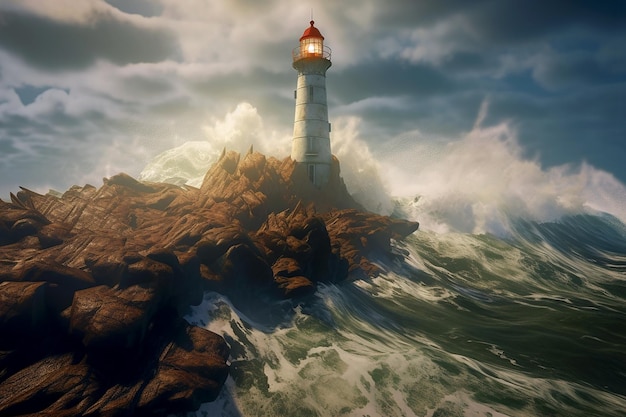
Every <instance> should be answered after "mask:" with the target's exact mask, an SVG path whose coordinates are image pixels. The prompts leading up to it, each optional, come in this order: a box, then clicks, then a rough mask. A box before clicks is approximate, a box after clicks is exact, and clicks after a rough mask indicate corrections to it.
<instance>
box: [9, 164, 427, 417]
mask: <svg viewBox="0 0 626 417" xmlns="http://www.w3.org/2000/svg"><path fill="white" fill-rule="evenodd" d="M417 227H418V224H417V223H414V222H408V221H404V220H399V219H392V218H389V217H385V216H380V215H376V214H373V213H367V212H365V211H364V210H362V209H361V208H360V207H359V205H358V204H357V203H356V202H355V201H354V200H353V199H352V198H351V197H350V195H349V194H348V192H347V190H346V188H345V185H344V184H343V181H342V180H341V177H340V175H339V163H338V161H337V160H334V161H333V166H332V174H331V181H330V183H329V184H328V185H327V186H326V187H324V188H323V189H317V188H316V187H315V186H313V185H312V184H311V183H310V182H309V181H308V179H307V174H306V170H305V167H302V166H300V165H297V164H295V163H294V162H293V161H291V159H289V158H286V159H284V160H278V159H275V158H266V157H265V156H264V155H261V154H259V153H254V152H249V153H248V154H247V155H245V156H242V155H240V154H238V153H235V152H225V153H224V154H223V155H222V157H221V158H220V160H219V161H218V162H217V163H215V164H214V165H213V167H212V168H211V169H210V170H209V171H208V172H207V174H206V177H205V179H204V182H203V184H202V186H201V188H200V189H196V188H193V187H178V186H174V185H168V184H161V183H158V184H157V183H143V182H139V181H137V180H135V179H133V178H131V177H130V176H128V175H126V174H118V175H116V176H114V177H111V178H108V179H106V178H105V179H104V184H103V185H102V187H100V188H95V187H93V186H91V185H85V186H83V187H79V186H74V187H72V188H70V189H69V190H68V191H66V192H65V193H64V194H63V195H62V196H61V197H55V196H53V195H40V194H37V193H34V192H32V191H29V190H27V189H22V190H21V191H20V192H18V193H17V195H13V194H12V195H11V201H10V202H5V201H2V200H0V415H7V416H9V415H11V416H13V415H15V416H17V415H35V414H38V415H39V414H41V413H47V414H49V415H61V416H62V415H68V416H69V415H72V416H74V415H102V416H126V415H167V414H171V413H180V412H185V411H189V410H194V409H197V407H199V405H200V404H201V403H203V402H207V401H211V400H213V399H214V398H215V397H216V396H217V395H218V393H219V390H220V388H221V387H222V385H223V383H224V381H225V379H226V377H227V375H228V372H229V366H228V363H227V360H228V356H229V347H228V345H227V344H226V343H225V341H224V340H223V339H222V337H220V336H218V335H216V334H214V333H211V332H209V331H208V330H205V329H202V328H198V327H195V326H191V325H189V324H188V323H187V322H186V321H185V320H183V319H182V316H183V315H184V313H185V311H186V309H187V308H188V307H189V306H190V305H196V304H198V303H200V301H201V300H202V294H203V292H204V291H206V290H213V291H219V292H222V293H224V294H226V295H228V296H229V297H232V298H233V300H237V302H240V303H245V302H246V300H249V299H250V298H251V297H256V296H257V295H258V294H265V295H266V296H267V297H278V298H293V297H305V296H307V295H310V294H312V293H314V292H315V290H316V286H317V284H318V283H319V282H338V281H341V280H344V279H346V278H347V277H349V276H354V277H361V276H374V275H376V274H377V273H378V272H379V270H378V267H377V266H376V265H375V264H374V263H373V262H372V260H373V259H379V258H381V257H383V258H384V257H387V256H394V255H392V252H391V246H390V240H391V239H401V238H403V237H406V236H407V235H409V234H411V233H413V232H414V231H415V230H417Z"/></svg>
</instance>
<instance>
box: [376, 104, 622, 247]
mask: <svg viewBox="0 0 626 417" xmlns="http://www.w3.org/2000/svg"><path fill="white" fill-rule="evenodd" d="M484 112H486V106H483V108H481V114H480V115H479V117H478V120H477V123H476V125H475V126H474V128H473V129H472V130H471V131H470V132H469V133H467V134H465V135H463V136H462V137H460V138H458V139H456V140H446V141H444V140H433V141H430V140H428V139H427V138H423V137H421V136H420V135H419V132H414V133H413V134H412V135H411V136H412V137H413V139H414V140H410V139H406V138H405V140H404V146H403V149H402V152H396V153H393V154H392V156H391V157H388V158H387V160H385V161H382V162H381V164H382V165H383V166H384V168H385V173H386V174H387V175H388V177H389V178H392V179H393V181H389V183H390V184H391V191H392V193H393V194H394V195H397V196H402V197H404V199H403V208H404V210H405V212H408V213H409V214H410V215H411V216H412V217H415V218H416V219H419V220H420V222H421V227H422V228H426V229H431V230H435V231H439V232H447V231H460V232H470V233H486V232H489V233H494V234H497V235H504V234H506V233H507V232H508V231H509V230H510V224H509V221H510V219H515V218H525V219H529V220H534V221H539V222H546V221H554V220H557V219H559V218H561V217H562V216H564V215H567V214H576V213H589V212H593V211H602V212H607V213H611V214H613V215H614V216H616V217H618V218H620V219H621V220H622V221H626V187H625V186H624V184H622V183H620V182H619V181H618V180H617V179H616V178H615V177H614V176H613V175H611V174H610V173H608V172H605V171H602V170H599V169H597V168H594V167H593V166H591V165H589V164H587V163H582V164H580V165H562V166H557V167H552V168H548V169H545V168H543V167H542V166H541V164H540V163H539V161H538V160H534V159H528V158H526V157H525V156H524V155H523V149H522V147H521V146H520V144H519V142H518V139H517V133H516V131H515V129H514V128H512V127H511V124H510V123H508V122H503V123H500V124H498V125H495V126H488V127H483V126H482V125H481V122H482V119H483V118H484ZM407 167H408V168H407Z"/></svg>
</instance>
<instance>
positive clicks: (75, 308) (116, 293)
mask: <svg viewBox="0 0 626 417" xmlns="http://www.w3.org/2000/svg"><path fill="white" fill-rule="evenodd" d="M160 298H161V295H159V294H158V293H157V292H156V290H155V289H154V288H149V287H143V286H139V285H134V286H132V287H129V288H126V289H124V290H114V289H111V288H108V287H106V286H99V287H93V288H89V289H86V290H82V291H77V292H76V294H75V295H74V302H73V303H72V309H71V312H70V332H71V333H72V334H74V335H76V336H77V337H79V338H80V339H81V341H82V344H83V345H84V346H85V347H86V348H87V349H98V350H105V349H106V350H112V351H113V352H110V353H111V354H120V352H121V351H127V350H128V351H130V350H138V348H141V343H142V342H143V340H144V337H145V335H146V332H147V330H148V326H149V325H150V323H151V320H152V318H153V316H154V315H155V314H156V312H157V310H158V307H159V302H160Z"/></svg>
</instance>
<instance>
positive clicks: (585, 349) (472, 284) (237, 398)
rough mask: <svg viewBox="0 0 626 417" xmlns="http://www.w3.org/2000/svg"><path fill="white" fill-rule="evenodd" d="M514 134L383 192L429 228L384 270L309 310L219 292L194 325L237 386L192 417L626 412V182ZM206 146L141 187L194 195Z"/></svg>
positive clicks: (314, 300)
mask: <svg viewBox="0 0 626 417" xmlns="http://www.w3.org/2000/svg"><path fill="white" fill-rule="evenodd" d="M483 133H484V132H483ZM501 133H502V132H498V131H495V132H491V133H489V132H487V133H486V134H481V135H478V136H477V135H473V134H470V135H468V137H466V138H464V139H462V140H461V141H459V142H456V143H453V144H452V145H451V146H447V147H446V148H445V151H444V152H440V153H438V154H435V155H434V157H433V158H432V159H433V162H432V163H430V164H427V163H420V164H416V163H414V164H413V165H412V166H411V167H410V171H411V172H409V174H407V175H408V176H405V177H404V178H403V179H402V181H403V184H414V186H412V188H411V187H409V188H410V190H408V191H406V189H405V191H406V192H405V194H404V196H403V197H399V198H395V199H389V200H388V201H382V202H381V201H378V202H377V200H380V196H381V195H383V194H385V193H384V192H383V193H381V192H379V191H380V190H378V191H377V190H371V194H369V197H372V196H373V197H374V198H373V205H374V206H377V207H387V208H389V207H391V210H390V211H393V215H396V216H399V217H404V218H409V219H413V220H418V221H420V222H421V226H420V230H418V231H417V232H416V233H414V234H413V235H411V236H409V237H408V239H406V240H405V241H401V242H394V245H395V251H396V252H397V253H398V255H399V256H398V259H396V260H394V261H391V262H387V263H381V264H380V266H381V268H382V269H383V271H384V272H383V273H382V274H381V275H380V276H378V277H376V278H371V279H363V280H354V281H346V282H343V283H340V284H336V285H320V287H319V289H318V291H317V293H316V294H315V295H314V296H312V297H311V298H309V299H306V300H300V301H275V300H274V301H270V300H258V301H259V302H258V304H257V305H236V304H233V302H232V301H231V300H229V299H228V298H227V297H225V296H223V295H220V294H217V293H206V294H205V295H204V301H203V302H202V303H201V304H200V305H199V306H196V307H193V309H192V311H191V313H190V314H189V315H188V316H187V317H186V319H187V320H188V321H189V322H191V323H193V324H196V325H199V326H202V327H205V328H207V329H209V330H212V331H214V332H216V333H218V334H220V335H222V336H223V337H224V338H225V339H226V340H227V342H228V343H229V345H230V346H231V349H232V351H231V358H230V362H231V375H230V376H229V378H228V380H227V382H226V385H225V386H224V388H223V390H222V392H221V394H220V396H219V397H218V398H217V400H216V401H214V402H212V403H207V404H203V405H202V406H201V408H200V409H199V410H198V411H197V412H196V413H192V414H189V415H188V416H189V417H192V416H228V417H237V416H264V417H267V416H356V417H374V416H428V417H457V416H459V417H460V416H466V417H478V416H484V417H502V416H515V417H521V416H563V417H572V416H581V417H582V416H585V417H589V416H598V417H600V416H602V417H604V416H606V417H611V416H616V417H617V416H625V415H626V225H625V222H626V187H625V186H624V185H623V184H621V183H619V182H618V181H617V180H615V178H614V177H612V176H611V175H610V174H609V173H606V172H602V171H599V170H596V169H594V168H593V167H591V166H588V165H584V164H583V165H581V166H579V167H577V168H576V167H571V166H570V167H568V166H565V167H556V168H553V169H544V168H542V167H541V166H539V165H538V164H537V163H536V162H534V161H529V160H526V159H524V158H523V157H521V156H520V153H519V151H518V150H517V147H516V146H517V145H516V144H515V141H514V140H509V139H506V138H505V139H506V140H501V139H499V136H501ZM194 146H195V145H187V146H185V147H181V148H180V149H178V150H176V149H175V150H172V151H169V152H170V154H168V155H162V158H161V159H159V158H157V159H155V161H154V163H152V165H150V166H148V167H147V168H146V170H145V171H144V174H145V173H147V174H146V175H144V176H143V179H148V180H150V179H154V180H165V179H164V178H165V177H168V178H174V179H175V181H174V180H171V181H173V182H176V183H179V182H181V181H182V182H184V181H185V180H186V179H188V180H189V183H192V184H193V183H194V182H196V183H197V182H198V181H200V180H201V178H202V175H203V172H204V170H206V165H207V164H208V160H209V159H211V158H212V157H213V156H211V155H212V154H213V153H216V151H215V150H211V149H209V151H210V152H208V151H207V149H205V148H206V145H201V146H200V145H198V146H200V147H199V148H198V150H197V151H193V149H192V150H191V151H190V147H191V148H193V147H194ZM485 149H489V150H490V152H488V155H487V153H486V152H485V151H484V150H485ZM201 151H202V152H201ZM203 152H204V153H203ZM209 154H211V155H209ZM494 154H495V155H496V156H497V157H494ZM189 155H192V156H193V158H191V157H189ZM197 155H209V156H208V157H207V158H205V159H207V161H204V160H201V161H200V160H198V157H197ZM360 155H363V154H362V153H361V154H360ZM203 158H204V157H203ZM397 158H400V156H398V157H397ZM362 159H363V158H361V160H362ZM340 160H341V161H342V172H344V174H346V175H347V176H344V178H349V177H350V172H349V170H350V168H349V167H350V162H351V161H349V160H347V158H346V157H343V158H342V157H340ZM398 160H399V159H398ZM399 161H400V160H399ZM422 162H423V161H422ZM178 165H180V166H181V168H177V169H171V168H172V167H176V166H178ZM397 165H402V163H400V162H399V163H397ZM346 166H348V172H346V169H345V167H346ZM183 168H184V169H183ZM391 170H392V169H391V168H390V171H391ZM150 172H152V174H150ZM148 174H150V175H148ZM151 175H152V177H151ZM155 175H157V176H156V177H155ZM158 175H160V176H161V177H158ZM354 177H358V175H356V176H353V178H354ZM397 178H400V176H399V175H398V176H397ZM397 181H401V180H400V179H398V180H397ZM346 183H347V184H348V187H349V189H351V190H357V191H358V190H361V191H360V192H361V195H362V194H363V190H367V184H371V181H370V180H369V177H368V183H367V184H365V185H363V184H361V187H360V188H359V184H358V183H357V184H355V183H354V182H352V181H346ZM370 188H371V187H370ZM365 192H368V191H365ZM366 197H367V196H366Z"/></svg>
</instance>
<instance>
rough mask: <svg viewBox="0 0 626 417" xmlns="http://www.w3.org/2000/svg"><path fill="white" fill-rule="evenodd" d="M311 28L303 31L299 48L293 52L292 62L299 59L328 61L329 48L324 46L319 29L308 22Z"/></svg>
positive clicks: (311, 22)
mask: <svg viewBox="0 0 626 417" xmlns="http://www.w3.org/2000/svg"><path fill="white" fill-rule="evenodd" d="M309 23H310V24H311V26H309V27H308V28H306V29H305V30H304V33H303V34H302V36H301V37H300V46H299V47H297V48H295V49H294V50H293V62H294V63H295V62H297V61H299V60H301V59H305V58H306V59H315V58H322V59H326V60H329V61H330V54H331V51H330V48H329V47H327V46H325V45H324V37H323V36H322V34H321V33H320V31H319V29H318V28H316V27H315V26H314V24H315V22H314V21H313V20H311V21H310V22H309Z"/></svg>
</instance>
